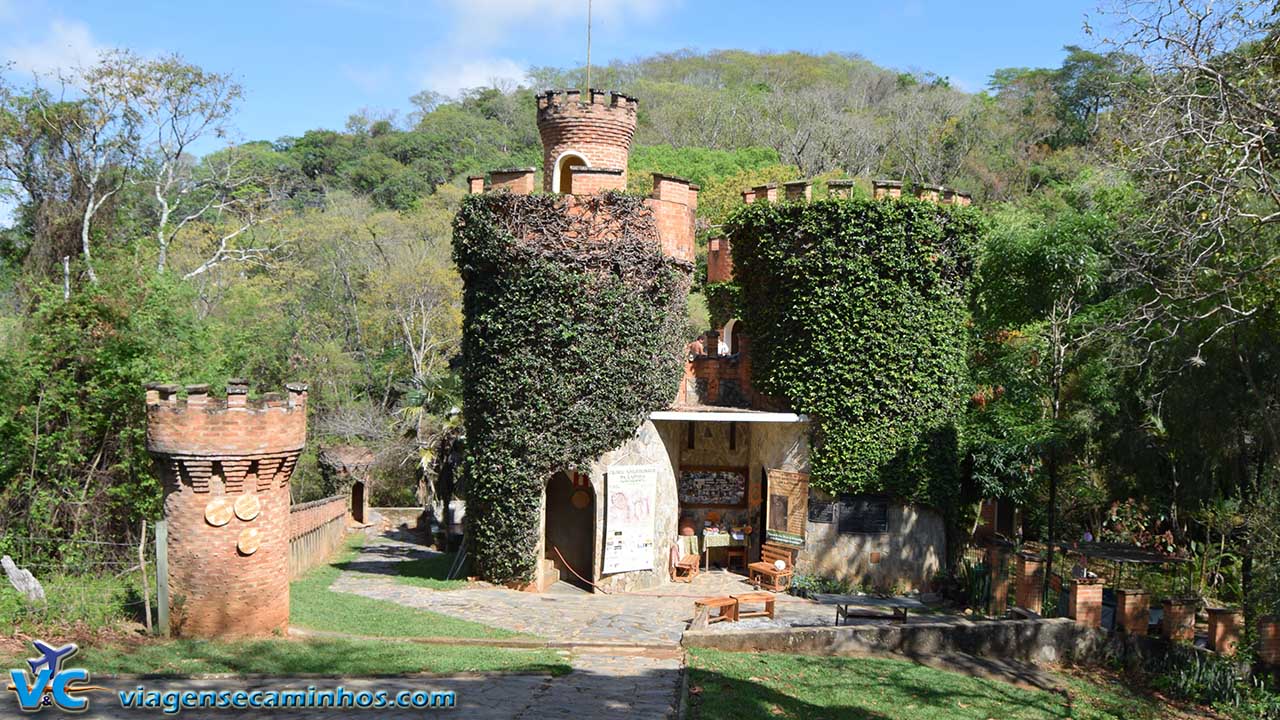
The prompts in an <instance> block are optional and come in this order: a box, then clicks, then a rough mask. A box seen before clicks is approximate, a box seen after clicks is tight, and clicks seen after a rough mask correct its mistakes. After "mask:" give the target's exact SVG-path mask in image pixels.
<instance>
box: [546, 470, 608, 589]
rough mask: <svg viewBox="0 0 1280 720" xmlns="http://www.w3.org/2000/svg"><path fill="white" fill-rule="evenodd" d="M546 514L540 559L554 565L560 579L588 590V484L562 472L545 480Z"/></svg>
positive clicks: (591, 523)
mask: <svg viewBox="0 0 1280 720" xmlns="http://www.w3.org/2000/svg"><path fill="white" fill-rule="evenodd" d="M546 512H547V517H546V529H545V530H544V531H543V545H544V547H545V549H544V551H543V557H545V558H546V559H548V560H550V561H551V562H553V563H554V564H555V566H556V569H557V570H559V571H560V579H561V580H564V581H565V582H567V583H570V584H572V585H576V586H578V587H580V588H582V589H584V590H588V591H590V590H591V589H592V588H591V584H590V583H589V582H587V580H591V579H593V577H594V574H595V564H594V560H595V525H596V494H595V490H594V489H593V488H592V487H591V483H590V482H578V483H575V482H573V480H572V479H571V478H570V477H569V475H568V473H565V472H557V473H556V474H555V475H552V476H551V479H550V480H548V481H547V489H546ZM557 550H559V553H557V552H556V551H557ZM566 565H567V566H566ZM570 568H572V569H570ZM579 575H581V576H582V577H581V578H579V577H578V576H579ZM583 578H585V580H584V579H583Z"/></svg>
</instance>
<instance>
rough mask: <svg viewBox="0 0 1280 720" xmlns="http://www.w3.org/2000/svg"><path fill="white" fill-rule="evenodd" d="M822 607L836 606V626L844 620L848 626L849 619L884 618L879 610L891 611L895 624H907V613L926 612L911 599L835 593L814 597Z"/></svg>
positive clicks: (919, 603) (920, 604)
mask: <svg viewBox="0 0 1280 720" xmlns="http://www.w3.org/2000/svg"><path fill="white" fill-rule="evenodd" d="M813 599H814V600H817V601H818V602H819V603H821V604H822V605H835V606H836V625H839V624H840V621H841V620H843V621H844V622H845V624H846V625H847V624H848V623H849V618H851V617H855V618H872V619H876V618H883V617H887V616H886V615H884V613H880V612H876V611H877V610H881V609H883V610H891V611H892V612H893V615H892V618H893V621H894V622H898V623H905V622H906V621H907V612H908V611H910V610H924V609H925V605H924V603H922V602H920V601H919V600H913V599H911V598H879V597H871V596H869V595H837V594H834V593H817V594H815V595H814V596H813Z"/></svg>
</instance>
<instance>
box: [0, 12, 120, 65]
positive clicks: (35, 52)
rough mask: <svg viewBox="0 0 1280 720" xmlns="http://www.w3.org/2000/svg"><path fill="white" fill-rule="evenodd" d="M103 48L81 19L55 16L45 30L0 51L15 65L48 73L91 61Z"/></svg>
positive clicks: (95, 58) (90, 62)
mask: <svg viewBox="0 0 1280 720" xmlns="http://www.w3.org/2000/svg"><path fill="white" fill-rule="evenodd" d="M103 49H104V48H103V47H101V46H100V45H98V43H97V42H96V41H94V39H93V34H92V33H91V32H89V26H88V25H85V24H84V23H82V22H68V21H65V20H54V21H52V22H51V23H49V31H48V33H47V34H46V35H45V36H44V37H43V38H41V39H39V40H36V41H34V42H31V43H27V44H25V45H11V46H9V47H6V48H4V49H3V50H2V51H0V56H2V57H3V58H4V59H5V60H6V61H7V62H11V63H13V66H14V69H16V70H20V71H24V72H28V73H40V74H48V73H52V72H55V71H57V70H64V71H71V70H74V69H75V68H78V67H86V66H88V65H92V64H93V62H94V61H95V60H97V58H98V55H99V53H101V52H102V50H103Z"/></svg>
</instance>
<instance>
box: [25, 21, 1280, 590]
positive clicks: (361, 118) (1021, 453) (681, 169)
mask: <svg viewBox="0 0 1280 720" xmlns="http://www.w3.org/2000/svg"><path fill="white" fill-rule="evenodd" d="M1158 4H1159V3H1157V5H1158ZM1232 5H1233V7H1232V8H1231V9H1232V10H1233V11H1234V12H1225V11H1224V12H1222V13H1217V14H1211V16H1210V17H1209V19H1205V18H1203V17H1200V18H1199V19H1197V18H1198V16H1196V15H1194V14H1187V13H1183V14H1181V15H1178V14H1176V13H1175V14H1174V15H1170V16H1167V17H1166V18H1165V19H1164V21H1162V22H1160V23H1155V22H1148V19H1149V18H1148V17H1147V16H1146V15H1143V14H1142V12H1140V10H1141V9H1142V8H1146V7H1148V6H1149V4H1147V3H1133V10H1134V14H1133V17H1132V18H1130V19H1129V20H1128V21H1127V25H1126V28H1127V31H1128V32H1130V33H1132V37H1133V41H1132V42H1130V43H1127V44H1122V45H1118V46H1114V47H1109V48H1107V49H1105V50H1102V51H1092V50H1086V49H1082V48H1075V47H1071V48H1065V49H1064V50H1063V53H1062V62H1061V64H1060V65H1059V66H1057V67H1052V68H1008V69H1003V70H999V71H997V72H996V73H995V74H994V75H993V77H992V78H991V83H990V87H989V88H987V89H985V90H984V91H982V92H977V93H966V92H962V91H960V90H958V89H956V88H954V87H952V86H950V85H949V83H948V82H947V80H946V78H945V75H946V68H936V69H934V71H935V72H936V73H937V74H936V75H935V74H920V73H907V72H900V71H897V70H893V69H888V68H882V67H878V66H876V65H874V64H873V63H870V62H868V61H866V60H864V59H861V58H859V57H858V56H856V55H854V54H828V55H821V56H815V55H806V54H801V53H781V54H755V53H749V52H743V51H736V50H729V51H717V52H710V53H700V52H693V51H689V52H681V53H675V54H669V55H658V56H654V57H650V58H645V59H642V60H638V61H635V62H626V63H614V64H612V65H609V66H608V67H604V68H595V69H594V70H593V81H594V84H596V85H598V86H601V87H608V88H614V89H617V90H620V91H623V92H626V93H628V94H630V95H634V96H636V97H637V98H639V101H640V108H641V109H640V127H639V131H638V135H637V138H636V147H635V150H634V152H633V154H632V159H631V168H630V170H631V183H632V184H631V188H630V189H632V190H636V191H646V190H647V187H648V184H649V174H650V173H652V172H659V171H660V172H666V173H672V174H676V175H681V176H685V177H689V178H691V179H692V180H694V181H695V182H698V183H699V184H701V185H702V188H703V192H702V195H701V197H700V203H699V210H698V212H699V229H700V233H699V243H700V247H701V246H703V245H704V244H705V240H706V238H707V237H708V235H709V234H710V233H712V232H715V230H716V226H718V225H720V224H721V223H722V222H723V221H724V219H725V218H726V216H727V215H728V213H730V212H731V211H732V210H733V209H734V208H735V207H737V206H738V205H739V204H740V202H741V201H740V198H739V195H738V193H739V192H740V191H741V190H742V189H744V188H747V187H750V186H753V185H757V184H760V183H761V182H767V181H779V180H792V179H797V178H800V177H811V178H816V179H817V180H818V181H819V182H818V186H817V187H818V192H817V194H818V196H819V197H822V196H824V194H825V193H824V189H823V188H824V184H823V182H822V181H824V180H827V179H831V178H837V177H851V178H857V179H858V180H860V181H861V182H862V183H863V185H864V187H865V186H866V183H867V182H868V181H869V180H870V179H871V178H881V177H883V178H891V179H900V180H904V181H907V182H909V183H941V184H946V185H948V186H952V187H956V188H958V189H960V190H964V191H968V192H970V193H971V194H972V195H973V198H974V201H975V205H976V206H977V207H979V208H980V209H981V210H982V211H983V213H984V214H985V218H986V222H987V223H988V224H989V227H988V228H987V232H986V235H985V237H984V239H983V245H982V247H980V248H979V249H978V255H979V266H978V269H977V275H976V278H975V283H974V287H975V290H974V293H973V296H972V297H971V298H970V303H969V308H968V310H967V312H968V314H969V316H970V317H971V321H970V324H969V325H968V327H971V328H972V332H971V335H970V337H969V338H968V342H969V344H970V349H969V362H968V366H967V368H966V370H967V372H968V377H967V379H966V382H965V383H964V390H965V394H966V397H965V398H963V401H964V407H965V408H966V409H965V412H964V417H963V418H962V422H961V427H959V429H958V432H959V434H958V436H957V437H958V440H957V442H958V443H959V446H960V451H961V453H960V454H961V456H962V457H963V463H962V465H961V467H959V468H957V469H956V472H957V473H960V475H961V476H962V477H963V483H964V487H963V488H962V493H961V494H962V497H963V501H964V502H965V503H966V507H967V508H968V509H969V511H970V512H971V511H972V509H973V507H974V506H973V503H974V502H975V501H976V500H977V499H978V498H980V497H984V496H1001V497H1006V498H1010V499H1014V500H1017V501H1019V502H1021V503H1023V504H1024V505H1025V506H1026V507H1027V508H1029V513H1028V517H1027V525H1028V527H1029V528H1030V529H1031V531H1032V532H1033V533H1034V532H1038V531H1040V530H1042V529H1043V528H1044V527H1045V526H1046V524H1047V523H1048V521H1049V518H1048V517H1047V516H1046V515H1047V513H1046V512H1045V508H1047V507H1049V506H1050V503H1049V496H1050V494H1051V493H1054V494H1056V495H1057V500H1058V503H1057V505H1056V506H1055V507H1059V508H1061V514H1060V516H1059V517H1058V518H1057V520H1056V521H1057V522H1059V523H1062V524H1063V525H1062V527H1065V528H1066V529H1065V530H1063V531H1061V535H1060V536H1067V537H1069V536H1072V534H1077V536H1078V534H1079V533H1082V532H1084V531H1085V530H1086V529H1087V530H1089V531H1091V532H1094V533H1095V534H1097V533H1101V534H1103V535H1105V536H1107V537H1111V538H1114V539H1128V540H1137V541H1139V542H1144V543H1159V542H1167V543H1170V544H1180V545H1182V546H1184V547H1190V546H1191V545H1192V543H1198V544H1199V547H1202V548H1203V547H1206V546H1208V545H1212V544H1213V543H1212V542H1209V541H1210V540H1212V541H1214V542H1219V543H1220V547H1222V548H1224V549H1223V551H1222V552H1220V553H1218V554H1217V555H1214V556H1213V558H1209V557H1208V556H1206V559H1205V567H1206V568H1208V567H1209V565H1210V564H1211V563H1216V565H1213V570H1212V572H1209V570H1207V569H1206V570H1205V572H1204V573H1201V574H1200V575H1198V576H1197V578H1198V579H1197V580H1196V582H1200V583H1205V584H1208V583H1213V584H1214V585H1215V586H1220V587H1217V589H1216V590H1215V592H1220V593H1222V595H1223V596H1224V597H1236V598H1239V597H1241V596H1242V595H1244V594H1246V593H1247V592H1250V588H1253V590H1252V591H1253V592H1258V593H1264V591H1265V592H1271V594H1272V596H1274V589H1275V588H1277V587H1280V575H1276V573H1278V572H1280V559H1278V558H1277V557H1276V556H1275V553H1274V552H1273V550H1274V548H1276V547H1280V542H1276V541H1275V537H1274V535H1267V533H1275V527H1274V520H1275V517H1276V515H1277V513H1276V512H1275V508H1277V507H1278V506H1277V504H1276V503H1277V491H1276V489H1275V488H1276V477H1277V473H1276V469H1277V459H1278V456H1277V451H1280V430H1277V428H1276V424H1277V421H1278V419H1280V418H1278V417H1277V414H1276V409H1277V407H1280V402H1278V401H1280V365H1277V359H1278V358H1277V355H1276V352H1275V348H1276V329H1277V327H1280V315H1278V314H1277V307H1276V304H1275V300H1276V289H1277V288H1276V285H1275V277H1274V273H1273V272H1271V268H1272V267H1274V264H1275V261H1276V257H1277V239H1278V238H1277V233H1276V227H1277V226H1278V225H1280V190H1278V188H1280V183H1278V182H1277V177H1278V168H1277V166H1276V164H1275V156H1276V150H1277V147H1280V145H1278V143H1280V140H1278V137H1277V134H1276V132H1277V131H1276V128H1277V126H1278V123H1280V115H1278V111H1277V108H1278V107H1280V61H1278V60H1277V58H1278V57H1280V52H1277V35H1276V29H1275V28H1276V22H1277V17H1276V14H1275V10H1274V9H1273V8H1271V7H1270V6H1268V5H1266V4H1264V3H1259V2H1237V3H1234V4H1232ZM1171 7H1172V6H1171ZM1179 12H1180V11H1179ZM1171 18H1172V19H1171ZM1175 20H1176V22H1175ZM74 70H75V69H73V68H66V69H64V71H65V75H66V79H67V81H68V82H69V86H68V89H67V91H66V92H65V93H64V92H63V89H62V87H61V84H60V83H59V81H58V80H57V79H56V78H49V77H45V78H38V79H37V80H36V81H35V82H32V81H30V80H29V79H27V78H22V77H17V76H14V75H8V76H6V77H5V80H4V84H3V86H0V178H2V179H3V180H4V183H3V187H4V191H5V192H6V193H7V194H8V198H7V199H8V200H9V202H10V203H11V205H12V206H13V208H14V211H13V215H12V219H11V222H10V223H9V226H8V227H7V228H5V229H4V230H3V233H2V234H0V528H4V529H5V530H6V532H9V533H13V532H16V531H22V532H23V533H28V534H36V535H49V536H56V537H76V538H107V537H109V538H127V537H129V536H130V534H131V533H132V532H133V530H132V529H133V528H135V527H136V522H137V520H139V519H140V518H143V517H156V516H157V515H158V511H159V508H158V502H159V499H160V493H159V490H158V488H157V486H156V481H155V479H154V476H153V474H152V473H151V471H150V467H149V460H148V458H147V457H146V453H145V452H144V450H143V437H142V433H143V428H142V413H143V407H142V402H141V398H142V385H143V383H144V382H146V381H151V380H166V381H179V382H188V383H194V382H208V383H211V384H213V385H214V387H218V386H220V385H221V384H222V383H224V382H225V381H226V379H227V378H229V377H232V376H244V377H248V378H252V379H253V380H254V381H255V382H256V383H260V386H259V387H257V388H256V390H258V391H270V390H276V389H278V388H279V387H280V386H281V385H282V384H283V383H284V382H286V381H291V380H300V381H306V382H309V383H310V384H311V387H312V394H311V398H312V400H311V402H312V407H313V408H314V414H313V416H312V420H311V428H312V434H313V437H312V442H310V443H309V446H308V447H309V448H310V449H309V450H308V453H309V455H308V456H307V457H306V458H304V460H303V462H302V464H301V466H300V469H299V472H298V474H297V476H296V477H297V480H296V482H295V488H296V492H297V494H298V496H299V497H298V499H308V498H313V497H319V496H322V495H324V494H325V493H327V492H328V491H329V490H330V489H331V488H329V487H326V484H325V481H324V480H323V477H322V474H321V472H320V468H319V463H318V461H317V456H316V455H317V449H318V448H324V447H328V446H332V445H335V444H360V445H366V446H369V447H370V448H372V449H374V450H375V452H376V455H377V458H378V465H377V468H376V476H377V483H376V485H375V487H374V488H373V490H372V492H373V499H374V502H375V503H384V504H408V503H413V502H416V501H417V500H418V499H419V498H421V497H422V496H421V495H418V493H419V492H420V491H425V490H427V486H428V485H429V483H430V480H431V479H432V478H434V468H435V465H434V463H435V461H436V460H437V458H438V457H439V456H440V455H441V454H442V449H444V448H448V447H450V446H451V441H452V439H453V438H454V437H455V436H456V435H457V432H458V427H459V418H458V417H457V412H456V406H457V404H458V392H457V381H456V377H457V374H456V372H455V371H456V368H452V367H451V361H452V360H453V359H454V358H455V356H456V355H457V352H458V344H459V336H460V323H461V319H460V318H461V313H460V299H459V285H460V283H459V279H458V273H457V271H456V269H455V267H454V264H453V260H452V259H451V257H450V250H449V247H450V238H449V226H450V225H449V223H450V220H451V218H452V217H453V215H454V213H455V212H456V210H457V207H458V204H459V201H460V198H461V197H462V196H463V192H464V189H463V188H464V185H465V177H466V175H468V174H471V173H477V172H483V171H485V170H487V169H492V168H498V167H510V166H531V165H538V164H539V163H540V157H541V155H540V148H539V141H538V135H537V132H536V127H535V124H534V121H535V112H534V107H535V102H534V97H535V94H536V92H537V91H538V90H541V89H545V88H550V87H564V86H576V85H579V84H581V78H582V76H583V71H582V69H580V68H568V69H561V68H535V69H533V70H532V71H531V78H532V81H531V83H530V85H531V87H504V88H493V87H488V88H476V89H473V90H470V91H467V92H465V93H463V94H462V96H461V97H458V98H443V97H439V96H435V95H431V94H428V93H423V94H419V95H417V96H414V97H413V98H412V103H413V106H414V107H415V110H414V112H412V113H411V114H408V115H405V116H389V117H382V116H378V115H376V114H370V113H361V114H356V115H353V116H352V117H351V119H350V120H349V122H348V123H347V126H346V127H345V128H341V129H332V128H326V129H322V128H317V129H315V130H312V131H309V132H306V133H304V134H303V135H302V136H300V137H282V138H274V139H263V140H261V141H258V142H249V143H243V144H238V145H228V146H226V147H220V144H221V143H222V142H223V141H222V138H224V137H229V136H232V131H233V130H234V125H235V115H236V111H237V109H238V108H239V107H240V106H241V104H242V102H243V100H242V98H241V88H239V87H238V86H237V84H236V82H235V81H234V79H233V78H232V76H231V75H229V74H224V73H223V72H222V71H221V70H220V69H216V68H200V67H196V66H193V65H191V64H189V63H187V62H186V61H184V60H183V59H182V58H180V57H177V56H161V57H143V56H139V55H137V54H133V53H130V52H127V51H117V52H113V53H108V54H106V55H104V56H103V57H102V58H101V60H100V62H99V63H98V64H97V65H95V66H93V67H91V68H87V69H82V70H81V71H79V72H74ZM210 147H212V148H216V149H214V150H212V151H206V150H204V149H205V148H210ZM192 148H199V149H200V151H201V152H202V153H203V154H202V155H201V154H197V153H195V152H193V150H192ZM696 290H698V292H701V291H702V288H696ZM691 308H694V309H693V310H691V315H692V317H691V318H690V319H689V330H690V333H691V334H693V333H696V332H698V331H700V330H702V329H705V327H706V324H707V322H708V320H707V317H706V311H705V306H704V305H701V304H700V303H699V302H698V300H697V298H696V297H695V300H694V302H692V303H691ZM698 308H701V309H698ZM428 494H429V493H428ZM1127 497H1135V498H1141V499H1142V501H1141V502H1139V503H1137V504H1136V505H1133V504H1131V505H1127V506H1123V507H1120V506H1116V505H1113V502H1114V501H1115V500H1117V499H1120V498H1127ZM1228 537H1230V538H1231V542H1232V543H1233V547H1235V548H1236V549H1237V550H1238V551H1240V552H1243V548H1252V550H1251V552H1254V553H1256V555H1250V556H1249V560H1248V563H1245V562H1244V561H1243V560H1239V561H1237V560H1232V559H1227V558H1225V555H1227V554H1228V553H1226V550H1225V548H1226V547H1227V545H1226V543H1225V539H1226V538H1228ZM1268 537H1269V538H1271V542H1269V543H1267V542H1264V541H1263V540H1264V538H1268ZM5 542H6V541H5V539H4V538H3V537H0V550H3V549H4V543H5ZM1267 548H1270V549H1267ZM51 552H53V553H55V554H56V553H57V552H58V551H57V549H56V548H55V549H54V550H52V551H51ZM1267 552H1271V553H1272V554H1271V555H1266V553H1267ZM1245 568H1248V570H1245ZM1267 573H1270V574H1271V575H1269V576H1268V575H1266V574H1267ZM1259 577H1264V578H1265V577H1270V578H1271V579H1270V580H1265V581H1264V580H1259V579H1258V578H1259ZM1267 588H1270V590H1267ZM1272 596H1268V597H1269V598H1270V599H1269V600H1267V602H1276V603H1280V598H1275V597H1272ZM1277 607H1280V606H1277Z"/></svg>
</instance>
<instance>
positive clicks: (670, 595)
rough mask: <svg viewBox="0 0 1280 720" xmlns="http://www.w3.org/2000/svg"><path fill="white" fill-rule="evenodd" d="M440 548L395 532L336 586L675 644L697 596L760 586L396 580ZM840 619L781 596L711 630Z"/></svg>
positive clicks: (723, 575) (522, 624)
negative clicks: (614, 587)
mask: <svg viewBox="0 0 1280 720" xmlns="http://www.w3.org/2000/svg"><path fill="white" fill-rule="evenodd" d="M435 554H436V553H435V551H432V550H429V549H427V548H424V547H422V546H421V545H417V544H414V543H412V542H406V541H404V540H402V539H398V538H397V537H396V536H394V535H387V536H382V537H380V538H379V539H378V540H377V541H376V542H374V543H372V544H369V545H366V546H365V547H364V549H363V550H362V552H361V553H360V555H359V556H358V557H357V558H356V559H355V560H354V561H353V562H352V563H351V564H350V565H349V566H348V567H347V569H346V570H344V572H343V573H342V574H341V575H340V576H339V577H338V579H337V580H336V581H334V583H333V585H332V586H330V589H331V590H334V591H337V592H346V593H352V594H355V595H361V596H364V597H368V598H374V599H377V600H386V601H389V602H394V603H397V604H399V605H404V606H406V607H413V608H418V609H420V610H429V611H431V612H438V613H442V614H445V615H450V616H453V617H458V618H462V619H464V620H470V621H473V622H478V623H482V624H485V625H489V626H492V627H498V628H503V629H506V630H513V631H515V632H521V633H527V634H530V635H536V636H539V637H543V638H547V639H552V640H557V641H566V642H595V643H600V642H605V643H627V644H636V645H669V646H675V645H678V644H679V642H680V636H681V635H682V634H683V633H684V631H685V628H686V627H687V626H688V623H689V621H690V620H691V619H692V617H693V601H694V599H696V598H700V597H707V596H710V595H720V594H730V593H735V592H746V591H749V590H751V589H752V588H751V586H750V585H749V584H747V582H746V580H745V578H743V577H742V576H741V575H735V574H732V573H728V572H719V571H713V572H704V573H702V574H701V575H700V576H699V577H698V578H697V579H696V580H695V581H694V582H693V583H692V584H689V585H672V586H666V587H664V588H661V589H658V590H654V591H649V592H646V591H639V592H634V593H620V594H614V595H605V594H601V593H595V594H593V593H587V592H583V591H580V590H578V589H576V588H572V587H571V586H568V585H566V584H564V583H560V584H558V585H557V587H556V588H554V589H553V590H552V591H550V592H546V593H540V594H533V593H522V592H518V591H515V590H510V589H507V588H501V587H495V586H491V585H484V584H477V586H475V587H468V588H466V589H461V590H430V589H427V588H421V587H415V586H412V585H405V584H402V583H400V582H397V581H396V580H395V576H396V575H397V567H396V566H397V565H398V564H399V563H400V562H403V561H406V560H415V559H419V558H423V557H430V556H433V555H435ZM834 620H835V608H833V607H830V606H825V605H819V604H817V603H815V602H812V601H810V600H804V599H801V598H795V597H791V596H788V595H781V594H780V595H778V600H777V605H776V608H775V619H774V620H769V619H768V618H749V619H745V620H743V621H742V622H739V623H736V624H734V623H716V624H714V625H712V626H711V629H713V630H716V631H718V632H733V631H746V630H759V629H764V628H786V627H817V626H823V625H831V624H832V622H833V621H834ZM865 622H867V623H878V622H887V621H880V620H866V621H865Z"/></svg>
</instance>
